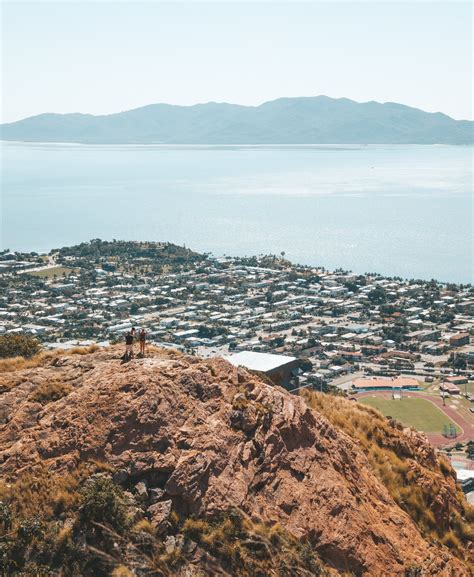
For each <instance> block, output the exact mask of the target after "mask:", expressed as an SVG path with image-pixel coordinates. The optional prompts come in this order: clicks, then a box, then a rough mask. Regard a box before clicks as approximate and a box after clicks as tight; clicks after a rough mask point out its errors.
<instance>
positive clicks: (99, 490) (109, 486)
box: [81, 477, 128, 533]
mask: <svg viewBox="0 0 474 577" xmlns="http://www.w3.org/2000/svg"><path fill="white" fill-rule="evenodd" d="M81 521H82V522H83V523H85V524H93V523H100V524H102V525H108V526H110V527H112V528H113V529H115V530H116V531H117V532H118V533H122V532H123V531H124V530H125V529H126V528H127V527H128V522H127V506H126V503H125V497H124V495H123V492H122V489H121V488H120V487H118V486H117V485H115V484H114V482H113V481H112V479H110V478H109V477H99V478H97V479H94V480H93V481H91V482H90V483H88V484H87V485H86V486H85V487H84V489H83V491H82V505H81Z"/></svg>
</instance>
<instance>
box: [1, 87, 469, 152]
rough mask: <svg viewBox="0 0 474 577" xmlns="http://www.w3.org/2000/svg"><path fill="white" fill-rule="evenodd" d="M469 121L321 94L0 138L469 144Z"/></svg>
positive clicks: (36, 126) (13, 132)
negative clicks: (254, 104)
mask: <svg viewBox="0 0 474 577" xmlns="http://www.w3.org/2000/svg"><path fill="white" fill-rule="evenodd" d="M473 126H474V122H472V121H468V120H454V119H453V118H450V117H449V116H447V115H445V114H442V113H440V112H435V113H429V112H424V111H423V110H419V109H417V108H412V107H409V106H405V105H403V104H397V103H393V102H387V103H383V104H382V103H379V102H374V101H372V102H363V103H359V102H355V101H353V100H349V99H347V98H337V99H336V98H330V97H328V96H314V97H298V98H279V99H277V100H273V101H270V102H265V103H264V104H261V105H259V106H242V105H237V104H226V103H216V102H209V103H206V104H196V105H193V106H175V105H171V104H150V105H148V106H144V107H141V108H136V109H134V110H128V111H125V112H118V113H115V114H109V115H102V116H94V115H92V114H79V113H74V114H53V113H46V114H40V115H38V116H32V117H30V118H25V119H23V120H19V121H17V122H12V123H8V124H3V125H1V126H0V139H2V140H17V141H26V142H67V143H73V142H77V143H89V144H472V143H474V133H473Z"/></svg>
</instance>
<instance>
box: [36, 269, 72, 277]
mask: <svg viewBox="0 0 474 577" xmlns="http://www.w3.org/2000/svg"><path fill="white" fill-rule="evenodd" d="M72 272H74V269H72V268H67V267H65V266H52V267H51V268H45V269H44V270H36V271H33V272H30V273H28V274H30V275H31V276H39V277H40V278H54V277H55V276H56V277H58V278H59V277H62V276H63V274H65V275H66V276H67V275H69V274H71V273H72Z"/></svg>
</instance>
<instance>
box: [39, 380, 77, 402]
mask: <svg viewBox="0 0 474 577" xmlns="http://www.w3.org/2000/svg"><path fill="white" fill-rule="evenodd" d="M72 390H73V387H72V386H71V385H70V384H69V383H64V382H63V381H48V382H45V383H41V384H40V385H38V386H37V387H36V389H35V390H34V391H33V392H32V393H31V395H30V397H29V400H30V401H34V402H36V403H41V404H42V405H46V404H47V403H51V402H53V401H58V400H59V399H62V398H63V397H67V395H69V393H70V392H71V391H72Z"/></svg>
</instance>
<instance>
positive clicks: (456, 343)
mask: <svg viewBox="0 0 474 577" xmlns="http://www.w3.org/2000/svg"><path fill="white" fill-rule="evenodd" d="M468 344H469V333H458V334H457V335H453V336H452V337H451V338H450V339H449V345H450V346H451V347H462V346H463V345H468Z"/></svg>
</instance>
